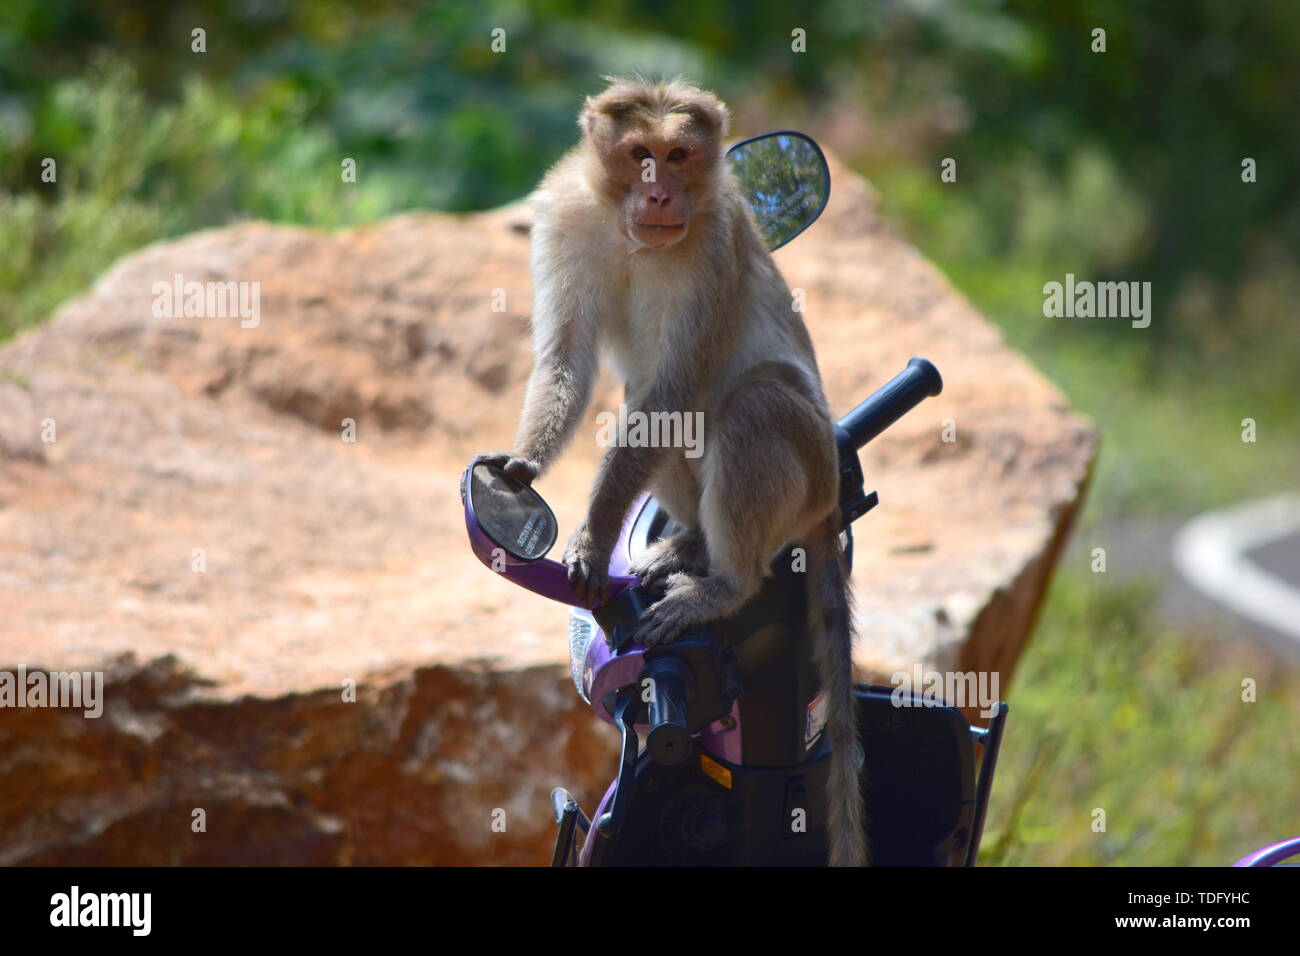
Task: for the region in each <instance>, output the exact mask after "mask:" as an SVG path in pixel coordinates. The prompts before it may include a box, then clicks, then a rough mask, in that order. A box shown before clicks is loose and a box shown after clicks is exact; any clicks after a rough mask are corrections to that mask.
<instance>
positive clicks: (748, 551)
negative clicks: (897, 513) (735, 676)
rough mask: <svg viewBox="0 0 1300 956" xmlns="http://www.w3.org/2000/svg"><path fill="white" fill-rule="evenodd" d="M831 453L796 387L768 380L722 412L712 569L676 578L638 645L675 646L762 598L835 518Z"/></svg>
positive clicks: (710, 512) (708, 543)
mask: <svg viewBox="0 0 1300 956" xmlns="http://www.w3.org/2000/svg"><path fill="white" fill-rule="evenodd" d="M818 436H820V437H821V438H822V439H823V440H822V441H819V440H818ZM828 449H829V451H828ZM833 449H834V445H833V443H832V442H830V440H829V434H828V432H827V425H826V422H825V420H824V419H823V418H821V417H820V416H819V415H818V414H817V412H816V410H815V409H814V408H813V407H812V406H811V405H810V404H809V403H808V402H807V401H806V400H805V399H804V398H803V397H802V396H800V395H799V394H798V393H797V392H795V391H794V390H793V389H791V388H790V387H788V386H786V385H784V384H783V383H780V382H775V381H766V380H761V381H751V382H747V383H746V384H744V385H742V386H741V387H740V388H738V389H737V390H736V391H735V392H734V393H733V394H732V395H731V396H730V397H729V399H728V400H727V401H726V402H725V403H724V404H723V406H722V408H721V409H720V410H719V412H718V413H716V424H715V428H714V430H713V432H712V438H711V440H710V441H709V442H708V444H707V447H706V448H705V452H704V465H703V470H702V475H701V477H702V479H703V480H702V484H701V494H700V509H699V516H700V527H701V529H702V530H703V532H704V540H705V547H706V550H707V552H708V558H709V571H708V573H707V574H705V575H704V576H702V577H690V576H688V575H686V574H682V573H680V572H678V573H676V574H672V575H670V576H669V578H668V590H667V592H666V593H665V594H664V597H663V599H662V600H660V601H659V602H658V603H656V604H654V605H652V606H651V607H650V609H649V610H648V611H647V612H646V613H645V615H644V616H643V617H642V619H641V623H640V625H639V628H638V631H637V638H638V640H641V641H642V642H644V643H646V644H656V643H659V642H661V641H671V640H673V639H674V638H676V637H677V635H679V634H681V633H682V632H683V631H686V630H689V629H690V628H693V627H698V626H699V625H701V624H704V623H706V622H708V621H712V620H718V619H720V618H725V617H728V616H730V615H731V614H734V613H735V612H736V611H737V610H739V609H740V607H741V606H742V605H743V604H744V603H745V602H746V601H747V600H749V599H750V598H751V597H752V596H753V595H754V594H755V593H757V591H758V588H759V586H760V584H761V583H762V580H763V577H764V576H765V575H766V574H767V573H768V568H769V564H770V562H771V560H772V557H773V556H774V555H775V554H776V552H777V551H778V550H779V549H780V548H781V547H782V546H784V545H785V544H787V543H788V542H790V541H792V540H795V539H797V538H798V537H799V535H800V534H801V533H802V532H804V531H806V530H807V529H808V528H809V527H810V526H812V525H813V524H814V523H815V522H816V521H817V520H819V519H822V518H824V517H825V514H826V512H827V511H829V508H830V504H829V503H830V502H833V501H834V497H833V496H834V495H835V494H837V493H838V487H837V486H836V485H835V484H834V478H835V475H836V472H835V470H834V462H833V458H831V457H830V455H831V453H832V452H833Z"/></svg>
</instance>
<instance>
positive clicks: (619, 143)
mask: <svg viewBox="0 0 1300 956" xmlns="http://www.w3.org/2000/svg"><path fill="white" fill-rule="evenodd" d="M579 125H580V126H581V128H582V129H583V132H584V137H583V141H582V142H581V143H580V144H579V145H578V146H577V147H576V148H575V149H574V150H573V151H572V152H571V153H569V155H567V156H566V157H565V158H563V159H562V160H561V161H560V162H559V163H558V164H557V165H556V166H555V168H554V169H552V170H551V171H550V173H548V174H547V176H546V178H545V179H544V180H543V181H542V184H541V185H540V187H539V188H538V190H537V192H536V193H535V194H534V196H533V202H534V206H535V209H536V218H535V223H534V227H533V278H534V285H535V293H536V300H535V305H534V314H533V344H534V364H533V372H532V376H531V377H530V379H529V384H528V390H527V394H526V396H525V400H524V410H523V414H522V417H521V421H520V426H519V432H518V434H517V436H516V438H515V444H514V452H513V454H504V453H503V454H501V455H499V456H498V457H499V459H500V462H501V463H502V464H503V465H505V466H506V467H507V470H508V471H510V472H511V473H512V474H514V475H516V477H519V478H520V479H521V480H524V481H531V480H532V479H533V478H535V477H536V476H537V475H538V474H540V473H541V472H542V471H544V470H545V469H546V467H547V466H549V465H550V464H551V462H552V461H554V459H555V458H556V457H557V456H558V455H559V453H560V452H561V451H562V450H563V448H564V447H565V445H566V444H567V443H568V441H569V440H570V439H571V438H572V436H573V433H574V430H575V428H576V427H577V423H578V421H579V420H580V418H581V416H582V414H583V412H584V411H585V409H586V406H587V403H588V401H589V399H590V394H591V384H592V380H593V378H594V376H595V373H596V367H597V362H598V359H597V355H598V350H603V351H604V353H605V355H606V357H607V358H608V360H609V361H610V363H611V364H612V365H613V366H614V368H615V370H616V371H617V372H618V373H619V375H620V377H621V378H622V380H623V382H624V386H625V389H626V401H627V404H628V406H629V408H630V409H632V410H638V411H642V412H646V413H653V412H656V411H664V412H681V413H692V412H696V411H699V412H703V413H704V427H705V435H704V446H703V447H704V454H703V456H702V458H699V459H694V460H692V459H688V458H686V457H685V456H684V455H683V454H682V453H681V451H680V450H675V449H668V448H648V447H640V448H638V447H614V448H610V449H609V450H608V451H607V453H606V454H605V456H604V458H603V460H602V461H601V464H600V467H599V470H598V472H597V475H596V479H595V483H594V486H593V489H592V494H591V501H590V505H589V508H588V512H587V517H586V519H585V521H584V522H583V523H582V524H581V525H580V526H579V527H578V529H577V530H576V531H575V532H574V534H573V537H572V539H571V540H570V542H569V546H568V548H567V549H566V551H565V556H564V560H565V563H566V564H567V565H568V567H569V578H570V580H571V581H573V582H574V585H575V588H576V589H577V591H578V594H579V597H580V598H582V599H585V600H587V601H589V602H594V601H596V600H598V599H599V598H600V596H601V595H602V594H603V593H604V591H605V587H606V583H607V579H608V567H609V558H610V555H611V553H612V551H613V548H614V545H615V543H616V541H617V539H618V536H619V530H620V528H621V525H622V522H623V519H624V516H625V515H626V513H627V511H628V508H629V507H630V506H631V504H632V502H633V501H634V500H635V499H636V497H637V496H638V495H639V494H640V493H641V492H642V491H644V490H645V489H647V488H649V489H650V490H651V491H652V492H653V493H654V494H655V496H656V498H657V499H658V500H659V501H660V503H661V504H663V506H664V507H665V508H667V509H668V511H669V513H670V514H672V516H673V517H674V518H676V519H677V520H678V521H679V522H681V523H682V524H683V525H684V526H686V527H687V528H688V529H689V530H688V531H687V532H684V533H683V534H681V535H678V536H676V537H674V538H673V539H672V540H671V541H670V542H667V543H661V544H660V545H658V546H657V547H655V548H653V549H651V550H650V551H649V552H648V553H647V554H646V555H644V556H643V557H642V559H641V561H640V562H639V565H638V567H637V568H636V570H637V571H638V572H639V573H641V574H642V575H643V576H644V577H645V578H646V579H647V581H648V582H650V583H652V584H654V585H655V586H658V587H662V588H663V589H664V592H663V596H662V598H661V599H660V600H659V601H658V602H657V603H655V604H654V605H652V606H651V608H650V609H649V610H648V611H647V612H646V614H645V616H644V617H643V619H642V622H641V624H640V630H639V632H638V637H639V638H640V639H641V640H643V641H645V642H646V643H656V642H659V641H670V640H672V639H674V638H675V637H677V636H678V635H679V634H681V633H682V632H683V631H684V630H686V629H688V628H690V627H693V626H696V625H699V624H702V623H705V622H707V621H710V620H717V619H719V618H723V617H726V616H728V615H730V614H733V613H734V612H735V611H736V610H737V609H739V608H740V606H741V605H743V604H744V603H745V602H746V601H747V600H749V599H750V598H751V597H752V596H753V595H754V594H755V593H756V592H757V591H758V589H759V587H760V586H761V584H762V580H763V578H764V576H765V575H767V574H768V573H769V564H770V562H771V560H772V558H773V556H774V555H775V554H776V553H777V552H778V551H779V550H780V549H781V548H783V547H784V546H785V545H787V544H790V543H792V542H806V545H807V548H808V551H809V570H810V579H811V580H810V582H809V583H810V592H809V593H810V595H811V600H810V603H812V604H813V605H814V606H815V607H817V608H818V610H819V613H821V614H822V616H823V618H824V619H823V620H822V621H815V622H814V626H816V627H817V629H818V631H819V633H821V634H823V635H824V640H823V641H822V647H821V649H820V653H819V667H820V672H821V679H822V685H823V687H824V688H825V689H826V692H827V694H828V695H829V698H830V699H829V719H828V735H829V739H830V742H831V744H832V748H833V749H832V757H831V762H832V769H831V791H830V793H831V796H830V802H831V806H830V808H829V811H830V817H829V820H830V830H831V847H830V858H831V862H832V864H837V865H843V864H860V863H864V862H865V860H866V850H865V846H864V843H865V841H864V839H863V827H862V819H863V812H864V811H863V809H862V798H861V793H860V791H859V787H858V776H857V721H856V711H855V705H854V701H853V693H852V691H853V671H852V632H851V630H850V622H851V615H850V612H849V604H848V602H849V589H848V581H847V577H846V575H845V573H844V568H843V566H842V560H843V555H842V554H841V553H840V549H839V542H838V531H839V528H838V520H839V519H838V497H839V473H838V455H837V452H836V447H835V441H834V437H833V434H832V429H831V417H830V413H829V410H828V407H827V403H826V398H825V395H824V393H823V391H822V386H821V379H820V376H819V374H818V371H817V363H816V360H815V358H814V356H813V350H812V342H811V339H810V338H809V336H808V331H807V329H806V328H805V326H804V324H803V321H802V319H801V318H800V316H799V315H798V314H797V313H795V312H794V311H793V309H792V307H791V301H792V300H791V295H790V290H789V289H788V288H787V286H786V284H785V281H784V280H783V279H782V278H781V275H780V273H779V272H778V271H777V269H776V266H775V264H774V263H773V261H772V257H771V255H770V253H769V252H768V250H767V247H766V245H765V244H764V242H763V240H762V238H761V237H760V235H759V233H758V230H757V228H756V227H755V226H754V223H753V218H752V216H751V214H750V212H749V209H748V207H747V206H746V204H745V202H744V199H743V197H742V196H741V195H740V192H739V190H738V189H737V187H736V184H735V182H734V180H733V178H732V176H731V173H730V170H728V169H727V168H726V164H725V163H724V162H723V161H722V153H723V150H722V141H723V138H724V137H725V136H726V132H727V110H726V107H725V106H723V104H722V103H721V102H720V101H719V100H718V99H717V97H715V96H714V95H713V94H712V93H707V92H704V91H702V90H699V89H698V88H696V87H694V86H692V85H690V84H688V83H685V82H682V81H679V80H675V81H671V82H666V83H647V82H644V81H639V80H637V81H633V80H615V81H613V82H612V83H611V85H610V87H609V88H608V89H606V90H605V91H604V92H603V93H601V94H600V95H599V96H596V97H594V98H589V99H588V100H587V101H586V103H585V104H584V107H583V111H582V115H581V117H580V118H579ZM647 158H649V159H650V160H651V161H652V162H651V163H649V164H647V163H646V159H647ZM647 166H649V168H650V170H651V172H652V173H653V175H652V176H651V177H650V178H649V179H647V176H646V175H645V171H646V169H647Z"/></svg>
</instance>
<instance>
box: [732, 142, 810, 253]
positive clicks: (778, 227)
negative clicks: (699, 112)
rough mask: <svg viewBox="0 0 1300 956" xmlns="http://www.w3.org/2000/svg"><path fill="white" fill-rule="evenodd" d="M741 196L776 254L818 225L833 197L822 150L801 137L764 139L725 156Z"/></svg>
mask: <svg viewBox="0 0 1300 956" xmlns="http://www.w3.org/2000/svg"><path fill="white" fill-rule="evenodd" d="M727 159H728V160H729V161H730V162H731V169H732V172H734V173H735V176H736V181H737V182H739V183H740V191H741V193H742V194H743V195H744V196H745V199H746V200H748V202H749V208H750V209H752V210H754V218H755V219H757V220H758V228H759V231H760V232H762V233H763V236H764V238H766V239H767V245H768V248H769V249H779V248H780V247H781V246H783V245H785V244H786V243H787V242H789V241H790V240H791V239H793V238H794V237H795V236H797V235H799V233H801V232H803V231H804V230H805V229H807V228H808V227H809V226H811V225H812V224H813V222H814V221H816V219H817V217H818V216H820V215H821V214H822V210H823V209H825V208H826V200H828V199H829V198H830V195H831V173H830V169H829V168H828V167H827V165H826V157H825V156H823V155H822V151H821V148H820V147H819V146H818V145H817V144H816V143H814V142H813V141H812V140H811V139H809V138H808V137H807V136H804V135H803V134H802V133H792V132H786V133H768V134H767V135H765V136H756V137H754V138H753V139H747V140H745V141H744V142H740V143H737V144H736V145H735V146H733V147H731V149H729V150H727Z"/></svg>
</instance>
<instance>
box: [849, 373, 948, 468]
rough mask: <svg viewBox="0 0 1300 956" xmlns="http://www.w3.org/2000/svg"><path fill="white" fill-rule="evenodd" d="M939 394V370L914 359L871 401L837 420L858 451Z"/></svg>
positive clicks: (940, 383)
mask: <svg viewBox="0 0 1300 956" xmlns="http://www.w3.org/2000/svg"><path fill="white" fill-rule="evenodd" d="M942 391H943V379H942V378H941V377H940V376H939V370H938V369H937V368H935V367H934V365H933V364H931V363H930V362H929V361H928V360H927V359H923V358H914V359H912V360H911V361H910V362H908V363H907V368H905V369H903V370H902V371H901V372H899V373H898V374H897V375H895V376H894V377H893V378H891V379H890V380H889V381H888V382H886V383H885V384H884V385H882V386H880V388H878V389H876V391H875V392H873V393H872V395H871V397H870V398H868V399H867V400H866V401H864V402H863V403H862V404H860V405H859V406H858V407H857V408H855V409H853V411H851V412H849V413H848V414H847V415H845V416H844V417H843V418H841V419H840V420H839V423H838V424H839V427H840V428H842V429H844V430H845V431H846V432H848V434H849V437H850V438H851V439H852V440H853V446H854V447H855V448H861V447H862V446H863V445H865V444H866V443H867V442H869V441H871V440H872V439H873V438H875V437H876V436H877V435H879V434H880V433H881V432H883V431H884V430H885V429H886V428H888V427H889V426H890V425H892V424H894V422H896V421H898V420H899V419H900V418H902V417H903V416H904V415H906V414H907V413H908V412H910V411H911V410H912V409H913V408H915V407H916V406H917V405H919V404H921V402H922V401H924V400H925V399H927V398H930V397H931V396H934V395H938V394H939V393H940V392H942Z"/></svg>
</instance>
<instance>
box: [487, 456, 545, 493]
mask: <svg viewBox="0 0 1300 956" xmlns="http://www.w3.org/2000/svg"><path fill="white" fill-rule="evenodd" d="M482 461H483V463H484V464H485V465H495V466H496V467H497V468H500V469H501V470H503V471H504V472H505V473H506V474H507V475H509V476H510V477H511V478H513V479H514V480H515V481H518V482H522V483H523V484H525V485H531V484H532V483H533V480H534V479H535V478H536V477H537V476H538V475H540V474H541V473H542V466H541V465H539V464H538V463H537V462H535V461H533V460H532V459H530V458H520V457H519V456H518V455H512V454H510V452H508V451H498V452H493V453H492V454H490V455H484V456H483V458H482Z"/></svg>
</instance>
